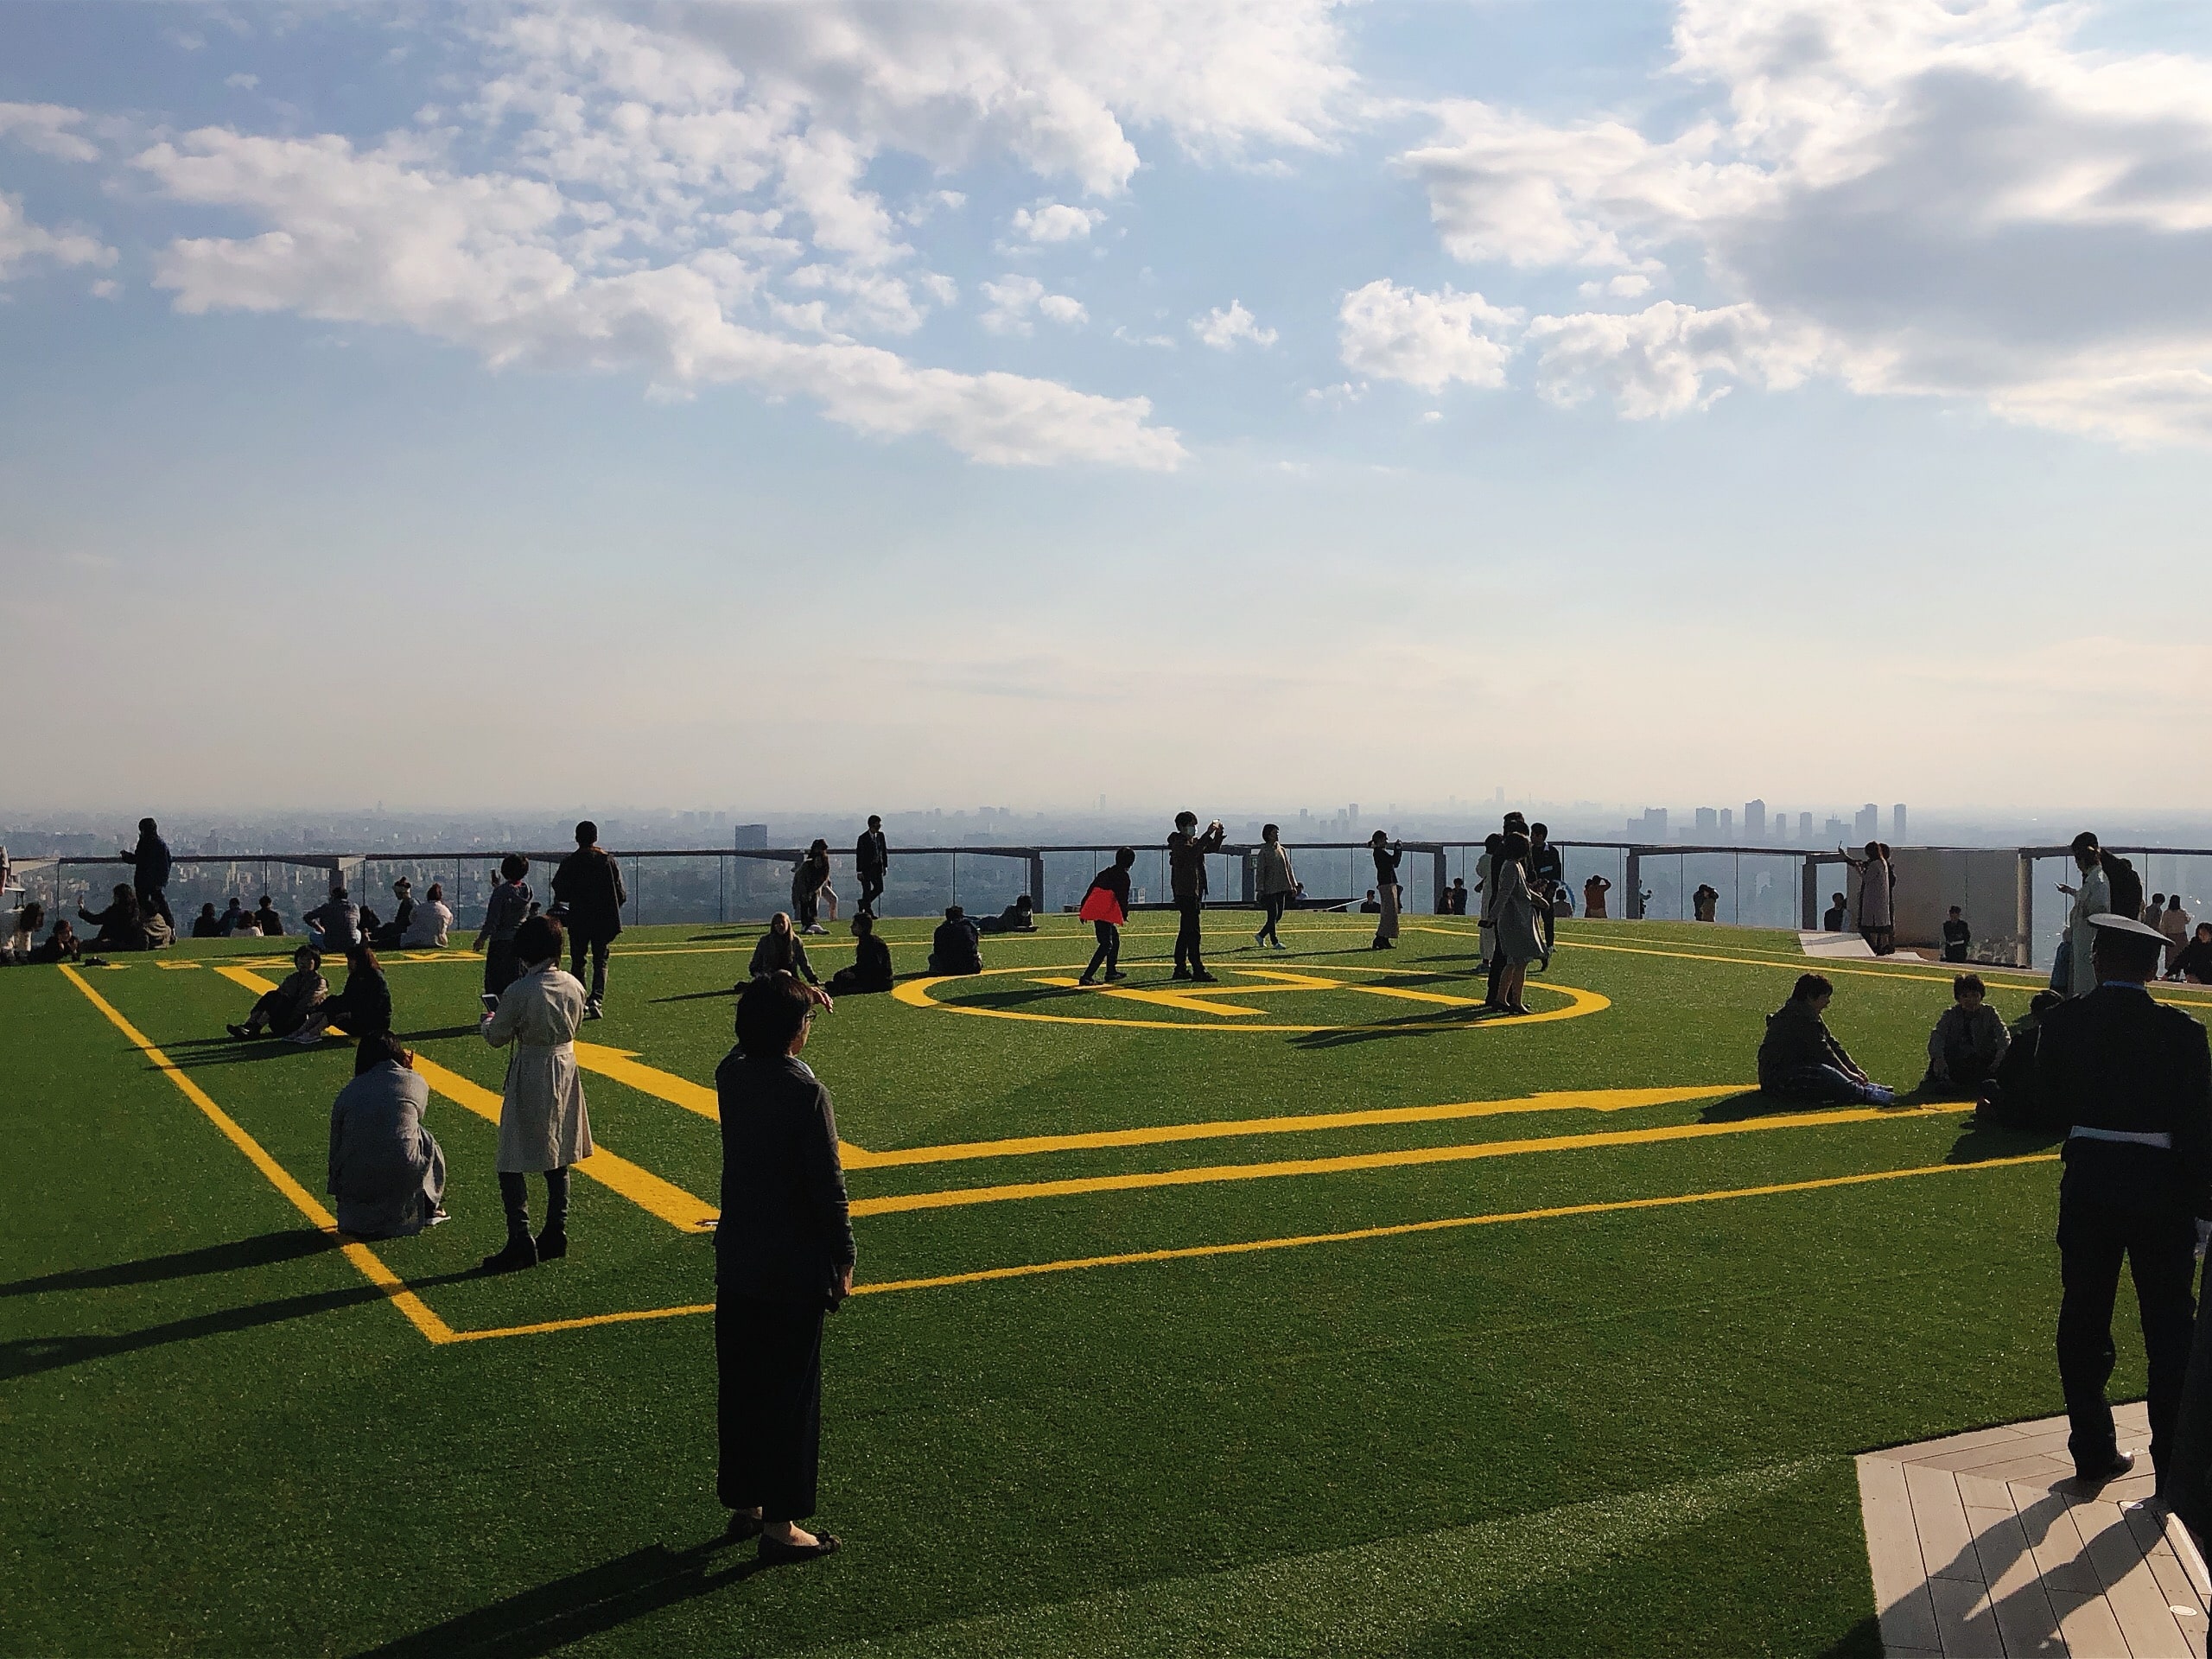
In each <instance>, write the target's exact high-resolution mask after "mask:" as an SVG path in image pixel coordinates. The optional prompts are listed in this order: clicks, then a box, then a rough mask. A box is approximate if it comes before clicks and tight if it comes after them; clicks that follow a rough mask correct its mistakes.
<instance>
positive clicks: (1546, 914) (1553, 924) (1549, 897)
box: [1536, 881, 1559, 964]
mask: <svg viewBox="0 0 2212 1659" xmlns="http://www.w3.org/2000/svg"><path fill="white" fill-rule="evenodd" d="M1558 892H1559V889H1558V888H1556V887H1554V886H1552V884H1551V883H1550V882H1548V881H1546V882H1544V883H1542V884H1541V887H1540V888H1539V890H1538V892H1537V894H1536V897H1537V899H1538V900H1539V902H1541V904H1542V906H1543V907H1544V908H1543V912H1542V915H1541V917H1540V918H1539V919H1540V920H1541V921H1542V923H1543V925H1544V961H1545V962H1546V963H1547V964H1548V963H1550V961H1551V959H1552V946H1553V944H1554V943H1555V942H1556V941H1557V939H1558V938H1559V918H1558V917H1557V916H1556V915H1555V914H1554V913H1553V912H1554V906H1555V904H1556V902H1557V900H1556V895H1557V893H1558Z"/></svg>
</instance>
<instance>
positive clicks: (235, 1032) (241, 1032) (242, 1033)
mask: <svg viewBox="0 0 2212 1659" xmlns="http://www.w3.org/2000/svg"><path fill="white" fill-rule="evenodd" d="M223 1029H224V1030H225V1031H227V1032H229V1033H231V1035H232V1036H233V1037H235V1038H237V1039H238V1041H240V1042H242V1043H250V1042H251V1041H252V1040H253V1028H252V1027H250V1026H225V1027H223Z"/></svg>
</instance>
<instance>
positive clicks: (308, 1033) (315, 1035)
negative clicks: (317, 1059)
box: [284, 1026, 322, 1048]
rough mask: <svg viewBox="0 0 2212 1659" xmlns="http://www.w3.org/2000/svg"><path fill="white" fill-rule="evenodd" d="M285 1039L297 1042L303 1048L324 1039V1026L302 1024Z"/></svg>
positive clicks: (289, 1041)
mask: <svg viewBox="0 0 2212 1659" xmlns="http://www.w3.org/2000/svg"><path fill="white" fill-rule="evenodd" d="M284 1040H285V1041H286V1042H288V1043H297V1044H299V1045H300V1046H301V1047H302V1048H307V1047H311V1046H314V1045H315V1044H316V1043H319V1042H321V1040H322V1028H321V1027H320V1026H302V1027H300V1028H299V1029H298V1030H297V1031H296V1032H294V1033H292V1034H291V1035H290V1036H289V1037H287V1038H286V1039H284Z"/></svg>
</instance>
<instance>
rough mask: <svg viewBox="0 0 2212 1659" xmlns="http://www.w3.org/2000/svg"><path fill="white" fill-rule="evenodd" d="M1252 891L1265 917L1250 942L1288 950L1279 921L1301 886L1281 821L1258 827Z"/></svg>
mask: <svg viewBox="0 0 2212 1659" xmlns="http://www.w3.org/2000/svg"><path fill="white" fill-rule="evenodd" d="M1100 874H1104V872H1103V871H1101V872H1100ZM1093 885H1094V886H1095V885H1096V883H1094V884H1093ZM1125 885H1126V881H1125ZM1252 891H1253V892H1254V893H1256V894H1257V895H1258V897H1259V900H1260V906H1261V908H1262V910H1264V911H1266V912H1267V917H1268V918H1267V920H1265V921H1263V922H1262V923H1261V924H1260V931H1258V932H1256V933H1255V934H1254V935H1253V936H1252V943H1253V944H1256V945H1259V946H1261V947H1262V949H1264V950H1288V949H1289V948H1290V947H1289V946H1287V945H1286V944H1284V943H1283V942H1282V936H1281V933H1280V932H1279V931H1277V930H1278V929H1279V928H1280V927H1281V924H1282V913H1283V912H1284V910H1285V909H1286V908H1287V907H1288V906H1289V904H1290V901H1291V900H1292V899H1294V898H1296V897H1297V896H1298V894H1299V893H1300V891H1301V889H1300V887H1299V885H1298V874H1297V872H1296V871H1294V870H1293V869H1292V868H1291V867H1290V849H1288V848H1287V847H1285V846H1284V845H1283V844H1282V827H1281V825H1280V824H1274V823H1268V824H1262V826H1261V827H1260V844H1259V846H1258V847H1256V848H1255V849H1253V853H1252Z"/></svg>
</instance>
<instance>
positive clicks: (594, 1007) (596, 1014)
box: [584, 996, 607, 1020]
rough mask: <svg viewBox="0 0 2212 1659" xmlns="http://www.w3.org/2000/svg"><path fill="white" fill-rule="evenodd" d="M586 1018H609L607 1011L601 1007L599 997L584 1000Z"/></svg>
mask: <svg viewBox="0 0 2212 1659" xmlns="http://www.w3.org/2000/svg"><path fill="white" fill-rule="evenodd" d="M584 1018H585V1019H587V1020H604V1019H606V1018H607V1011H606V1010H605V1009H604V1008H602V1007H600V1006H599V999H598V998H597V997H595V996H593V997H587V998H585V999H584Z"/></svg>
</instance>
